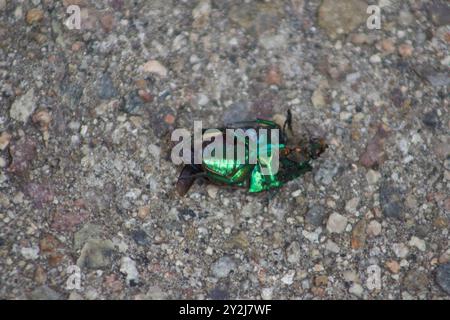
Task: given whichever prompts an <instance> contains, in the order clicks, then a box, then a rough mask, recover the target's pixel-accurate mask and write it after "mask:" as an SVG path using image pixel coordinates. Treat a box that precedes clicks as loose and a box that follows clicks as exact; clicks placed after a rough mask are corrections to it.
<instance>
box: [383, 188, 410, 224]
mask: <svg viewBox="0 0 450 320" xmlns="http://www.w3.org/2000/svg"><path fill="white" fill-rule="evenodd" d="M403 202H404V201H403V195H402V193H401V191H400V190H399V189H397V188H395V187H392V186H387V185H382V186H381V187H380V204H381V209H382V212H383V214H384V215H385V216H386V217H388V218H395V219H403V215H404V209H405V208H404V205H403Z"/></svg>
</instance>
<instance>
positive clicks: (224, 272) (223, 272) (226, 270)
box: [211, 256, 236, 278]
mask: <svg viewBox="0 0 450 320" xmlns="http://www.w3.org/2000/svg"><path fill="white" fill-rule="evenodd" d="M234 269H236V263H235V262H234V260H233V259H232V258H230V257H228V256H225V257H222V258H220V259H219V260H217V261H216V262H214V263H213V264H212V266H211V273H212V275H213V276H215V277H217V278H225V277H227V276H228V275H229V274H230V272H232V271H233V270H234Z"/></svg>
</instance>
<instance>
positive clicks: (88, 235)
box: [73, 223, 102, 250]
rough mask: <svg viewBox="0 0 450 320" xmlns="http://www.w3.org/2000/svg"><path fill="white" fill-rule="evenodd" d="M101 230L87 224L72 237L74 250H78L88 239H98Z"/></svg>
mask: <svg viewBox="0 0 450 320" xmlns="http://www.w3.org/2000/svg"><path fill="white" fill-rule="evenodd" d="M101 232H102V228H101V227H100V226H98V225H96V224H92V223H87V224H85V225H84V226H83V228H81V229H80V230H79V231H78V232H76V233H75V235H74V237H73V243H74V248H75V250H79V249H81V248H82V247H83V245H84V244H85V243H86V241H88V240H89V239H100V235H101Z"/></svg>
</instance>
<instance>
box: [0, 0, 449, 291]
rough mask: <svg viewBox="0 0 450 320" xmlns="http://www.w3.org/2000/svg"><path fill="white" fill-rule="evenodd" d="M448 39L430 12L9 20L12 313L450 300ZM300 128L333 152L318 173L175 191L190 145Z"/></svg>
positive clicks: (160, 8)
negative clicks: (270, 124)
mask: <svg viewBox="0 0 450 320" xmlns="http://www.w3.org/2000/svg"><path fill="white" fill-rule="evenodd" d="M368 4H376V5H379V7H380V13H381V29H379V30H377V29H369V28H368V26H367V23H366V21H367V19H368V18H369V14H367V12H366V9H367V6H368ZM70 5H77V6H79V8H80V9H81V12H80V13H81V15H80V17H81V29H80V30H77V29H76V28H75V29H72V30H71V29H70V28H69V27H68V26H67V25H66V24H65V21H66V20H67V19H68V18H69V16H70V14H69V13H67V12H66V10H67V8H68V7H69V6H70ZM449 20H450V6H449V3H448V1H426V0H410V1H395V0H380V1H379V2H376V1H368V3H366V2H364V1H362V0H340V1H331V0H324V1H313V0H286V1H278V0H272V1H257V0H249V1H219V0H201V1H186V0H184V1H175V0H173V1H171V0H152V1H143V0H135V1H124V0H110V1H106V0H105V1H93V0H92V1H90V0H63V1H54V0H30V1H28V0H20V1H12V0H0V298H3V299H161V298H163V299H164V298H167V299H175V298H177V299H226V298H232V299H241V298H247V299H381V298H383V299H449V297H450V248H449V243H450V241H449V228H450V226H449V220H450V188H449V185H450V135H449V130H450V117H449V100H450V99H449V86H450V72H449V68H450V52H449V43H450V21H449ZM288 109H290V110H291V111H292V114H293V118H294V131H295V132H296V133H298V134H300V133H302V132H303V133H304V132H308V134H317V135H321V136H324V137H326V139H327V142H328V144H329V148H328V150H327V151H326V153H324V154H323V155H322V156H321V158H320V159H318V160H317V161H315V162H314V163H313V166H314V169H313V171H312V172H310V173H308V174H306V175H304V176H302V177H301V178H298V179H296V180H294V181H291V182H289V183H288V184H286V185H285V186H283V187H282V188H281V189H279V190H278V191H276V192H266V193H261V194H257V195H251V194H249V193H247V192H246V191H245V190H232V189H227V188H218V187H216V186H212V185H208V184H207V183H202V182H201V181H198V183H196V184H194V186H193V187H192V188H191V190H190V192H189V193H188V195H187V196H186V197H179V196H178V195H177V194H176V193H175V188H174V186H175V183H176V181H177V177H178V174H179V172H180V167H179V166H176V165H174V164H173V163H172V162H171V159H170V145H171V144H170V133H171V131H172V130H173V129H175V128H180V127H184V128H187V129H189V130H192V129H193V121H194V120H202V121H203V124H204V126H207V127H218V126H221V125H223V124H224V123H225V122H230V121H236V120H246V119H254V118H256V117H263V118H271V117H273V116H275V119H282V117H283V116H284V115H285V114H286V111H287V110H288Z"/></svg>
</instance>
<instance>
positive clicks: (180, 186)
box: [176, 165, 199, 196]
mask: <svg viewBox="0 0 450 320" xmlns="http://www.w3.org/2000/svg"><path fill="white" fill-rule="evenodd" d="M198 173H199V172H198V168H196V167H195V166H193V165H186V166H184V167H183V170H181V173H180V175H179V176H178V181H177V184H176V189H177V192H178V194H179V195H180V196H184V195H185V194H186V193H187V192H188V191H189V189H190V188H191V186H192V184H193V183H194V181H195V179H197V177H196V176H195V175H196V174H198Z"/></svg>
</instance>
